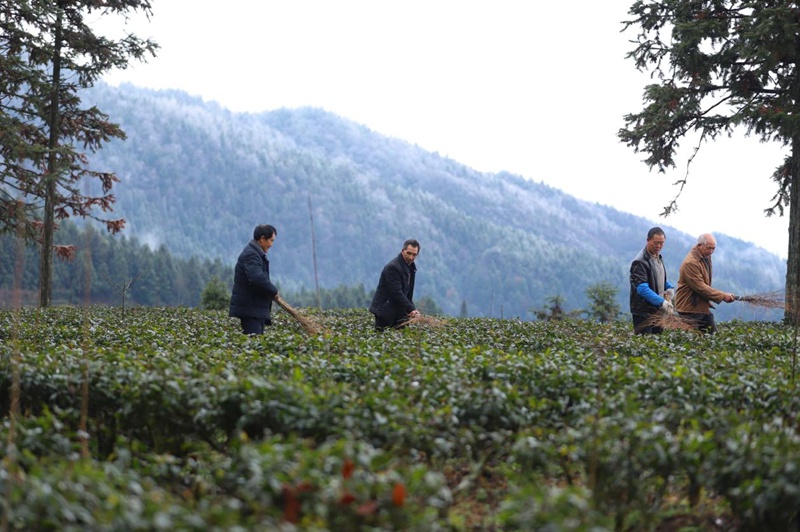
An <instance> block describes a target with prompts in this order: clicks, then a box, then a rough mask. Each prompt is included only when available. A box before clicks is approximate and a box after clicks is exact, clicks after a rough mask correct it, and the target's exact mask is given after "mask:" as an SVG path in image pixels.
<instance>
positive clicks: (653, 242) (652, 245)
mask: <svg viewBox="0 0 800 532" xmlns="http://www.w3.org/2000/svg"><path fill="white" fill-rule="evenodd" d="M666 241H667V237H665V236H664V235H653V238H651V239H650V240H648V241H647V252H648V253H649V254H651V255H658V254H659V253H661V249H662V248H663V247H664V242H666Z"/></svg>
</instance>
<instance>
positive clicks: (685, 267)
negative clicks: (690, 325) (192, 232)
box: [675, 233, 736, 334]
mask: <svg viewBox="0 0 800 532" xmlns="http://www.w3.org/2000/svg"><path fill="white" fill-rule="evenodd" d="M716 248H717V240H716V239H715V238H714V235H712V234H710V233H704V234H702V235H700V237H698V239H697V245H696V246H695V247H693V248H692V249H691V251H689V254H688V255H686V258H685V259H683V264H681V268H680V270H679V271H678V289H677V291H676V292H675V310H677V311H678V313H679V314H680V315H681V316H683V317H686V318H689V319H691V320H692V321H693V322H695V323H696V324H697V328H698V329H699V330H700V331H702V332H710V333H712V334H713V333H715V332H717V325H716V324H715V323H714V315H713V314H712V313H711V309H712V308H714V307H713V305H712V304H711V302H712V301H713V302H714V303H720V302H721V301H724V302H726V303H730V302H732V301H734V300H735V299H736V296H734V295H733V294H730V293H727V292H723V291H721V290H717V289H715V288H712V287H711V270H712V267H711V254H712V253H714V250H715V249H716Z"/></svg>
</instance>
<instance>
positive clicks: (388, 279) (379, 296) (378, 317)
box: [369, 239, 419, 331]
mask: <svg viewBox="0 0 800 532" xmlns="http://www.w3.org/2000/svg"><path fill="white" fill-rule="evenodd" d="M418 254H419V242H417V241H416V240H414V239H409V240H406V241H405V242H403V249H402V251H400V253H399V254H398V255H397V256H396V257H395V258H393V259H392V260H390V261H389V262H388V263H387V264H386V266H384V267H383V271H382V272H381V278H380V280H379V281H378V288H376V289H375V295H374V296H373V298H372V304H371V305H370V306H369V311H370V312H372V313H373V314H374V315H375V328H376V329H377V330H379V331H382V330H383V329H385V328H386V327H397V326H399V325H402V323H403V322H404V321H407V320H408V319H410V318H413V317H415V316H418V315H419V311H417V308H416V307H415V306H414V303H413V302H412V300H413V299H414V277H415V276H416V274H417V266H416V265H415V264H414V260H415V259H416V258H417V255H418Z"/></svg>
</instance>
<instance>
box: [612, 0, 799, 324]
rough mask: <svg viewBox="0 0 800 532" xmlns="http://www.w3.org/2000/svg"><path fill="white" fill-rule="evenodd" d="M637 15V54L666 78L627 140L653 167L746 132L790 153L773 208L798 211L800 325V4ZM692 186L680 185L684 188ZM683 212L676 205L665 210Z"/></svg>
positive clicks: (640, 62) (790, 303)
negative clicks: (682, 147) (686, 149)
mask: <svg viewBox="0 0 800 532" xmlns="http://www.w3.org/2000/svg"><path fill="white" fill-rule="evenodd" d="M629 14H630V15H631V16H632V18H631V19H630V20H628V21H626V22H625V28H636V29H637V31H638V36H637V39H636V40H635V41H634V44H635V48H634V49H633V50H632V51H631V52H630V53H629V54H628V57H629V58H631V59H632V60H633V61H634V62H635V63H636V67H637V68H638V69H640V70H642V71H647V72H650V73H651V74H652V78H653V79H654V80H656V82H655V83H653V84H651V85H648V86H647V87H646V88H645V91H644V109H643V110H642V111H640V112H638V113H633V114H629V115H627V116H625V127H624V128H622V129H621V130H620V132H619V137H620V139H621V140H622V141H623V142H625V143H626V144H627V145H628V146H630V147H632V148H634V150H635V151H637V152H640V151H641V152H644V153H645V154H647V157H646V159H645V163H646V164H647V165H648V166H649V167H650V168H654V167H655V168H657V169H659V170H660V171H663V170H665V169H666V168H669V167H674V166H675V156H676V154H677V150H678V147H679V143H680V142H681V141H682V140H686V139H687V137H689V138H690V139H691V140H692V141H693V142H696V144H695V146H694V151H692V152H690V155H689V158H688V160H689V162H691V160H692V159H693V158H694V156H695V155H696V153H697V150H699V149H700V147H701V146H702V144H703V143H704V142H706V141H709V140H714V139H715V138H717V136H718V135H730V134H731V133H732V132H733V130H734V129H735V128H737V127H741V128H743V129H744V131H745V132H746V133H747V134H748V135H753V136H755V137H756V138H757V139H759V140H760V141H763V142H779V143H781V144H783V145H785V146H786V147H788V155H787V156H786V158H785V160H783V161H782V162H780V163H779V164H778V166H777V169H776V170H775V171H774V173H773V174H772V179H773V180H774V181H775V183H776V185H777V188H776V193H775V196H774V198H773V201H774V203H773V204H772V205H771V206H768V207H767V208H766V209H765V212H766V214H767V215H772V214H779V215H783V211H784V208H785V207H788V208H789V250H788V263H787V271H786V309H785V316H786V319H787V321H789V322H790V323H793V324H797V323H799V322H800V319H799V318H800V208H798V207H799V206H800V204H798V202H799V201H800V195H798V194H797V190H798V186H800V182H798V177H799V176H800V69H798V64H799V63H800V40H799V39H798V30H800V22H799V21H800V6H798V4H797V3H796V2H785V1H783V0H639V1H637V2H636V3H634V4H633V6H632V7H631V8H630V10H629ZM695 136H696V138H695ZM686 181H687V178H684V179H683V180H682V181H680V182H679V183H680V185H681V189H682V188H683V186H684V185H685V184H686ZM725 185H729V183H723V184H722V186H725ZM679 194H680V193H679ZM676 199H677V198H676ZM675 207H676V203H675V200H673V201H672V203H671V204H670V205H668V206H666V208H665V210H664V214H665V215H666V214H669V213H670V212H671V211H672V210H674V209H675ZM739 208H750V206H749V205H747V206H745V205H742V206H739Z"/></svg>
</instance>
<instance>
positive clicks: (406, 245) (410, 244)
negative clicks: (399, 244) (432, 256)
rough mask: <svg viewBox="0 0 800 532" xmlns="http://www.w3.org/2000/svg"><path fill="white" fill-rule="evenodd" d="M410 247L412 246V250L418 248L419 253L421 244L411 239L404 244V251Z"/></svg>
mask: <svg viewBox="0 0 800 532" xmlns="http://www.w3.org/2000/svg"><path fill="white" fill-rule="evenodd" d="M408 246H411V247H412V248H417V251H419V242H417V241H416V240H414V239H413V238H409V239H408V240H406V241H405V242H403V250H405V249H406V248H407V247H408Z"/></svg>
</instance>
